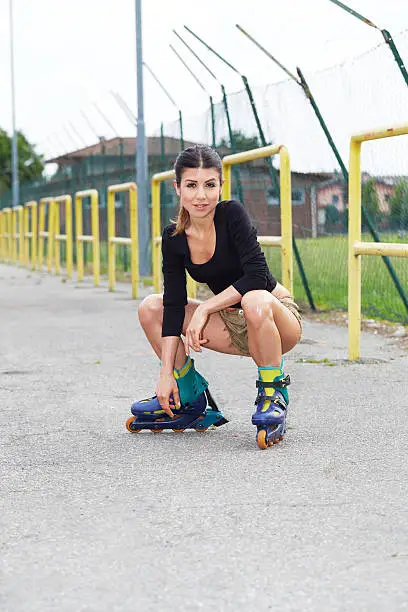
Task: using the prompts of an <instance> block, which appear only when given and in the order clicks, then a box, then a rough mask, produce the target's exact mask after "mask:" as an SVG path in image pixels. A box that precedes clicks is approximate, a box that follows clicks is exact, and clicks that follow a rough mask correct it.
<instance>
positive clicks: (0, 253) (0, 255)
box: [0, 210, 6, 261]
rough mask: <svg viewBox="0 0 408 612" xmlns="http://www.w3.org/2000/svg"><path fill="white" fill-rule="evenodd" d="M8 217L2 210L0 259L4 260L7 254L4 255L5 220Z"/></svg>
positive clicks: (0, 218) (0, 220) (0, 214)
mask: <svg viewBox="0 0 408 612" xmlns="http://www.w3.org/2000/svg"><path fill="white" fill-rule="evenodd" d="M5 219H6V217H5V215H4V214H3V211H2V210H0V261H4V259H5V256H4V251H5V249H4V244H5V239H4V232H5V229H4V221H5Z"/></svg>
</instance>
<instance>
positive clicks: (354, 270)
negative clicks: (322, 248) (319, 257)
mask: <svg viewBox="0 0 408 612" xmlns="http://www.w3.org/2000/svg"><path fill="white" fill-rule="evenodd" d="M404 134H408V125H403V126H399V127H394V128H386V129H380V130H376V131H373V132H363V133H361V134H356V135H355V136H352V138H351V141H350V175H349V248H348V271H349V277H348V330H349V350H348V355H349V360H350V361H357V360H358V359H359V358H360V335H361V255H393V256H396V257H408V244H393V243H385V242H361V144H362V143H363V142H366V141H369V140H379V139H381V138H390V137H392V136H402V135H404Z"/></svg>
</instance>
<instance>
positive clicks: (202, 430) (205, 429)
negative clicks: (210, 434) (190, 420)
mask: <svg viewBox="0 0 408 612" xmlns="http://www.w3.org/2000/svg"><path fill="white" fill-rule="evenodd" d="M194 429H195V430H196V431H198V432H199V433H202V432H204V431H207V429H208V427H204V428H203V429H198V428H197V427H194Z"/></svg>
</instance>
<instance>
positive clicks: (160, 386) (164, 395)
mask: <svg viewBox="0 0 408 612" xmlns="http://www.w3.org/2000/svg"><path fill="white" fill-rule="evenodd" d="M156 395H157V399H158V400H159V403H160V406H161V407H162V408H163V410H164V412H165V413H166V414H168V415H169V417H171V418H173V417H174V414H173V412H172V410H171V407H173V408H174V404H175V405H176V408H180V396H179V390H178V386H177V382H176V379H175V378H174V376H173V374H168V373H165V372H161V373H160V378H159V380H158V383H157V385H156ZM170 395H173V398H174V402H173V400H171V399H170ZM170 403H171V405H170Z"/></svg>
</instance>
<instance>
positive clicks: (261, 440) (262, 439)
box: [256, 429, 268, 450]
mask: <svg viewBox="0 0 408 612" xmlns="http://www.w3.org/2000/svg"><path fill="white" fill-rule="evenodd" d="M256 443H257V444H258V446H259V448H261V449H262V450H264V449H265V448H268V442H267V441H266V431H265V429H260V430H259V431H258V433H257V434H256Z"/></svg>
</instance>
